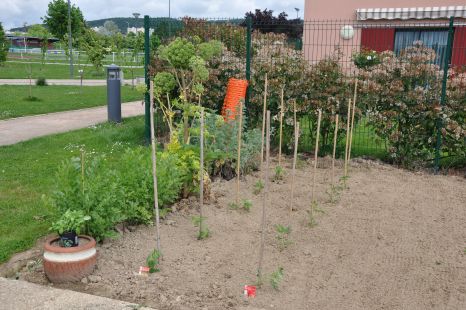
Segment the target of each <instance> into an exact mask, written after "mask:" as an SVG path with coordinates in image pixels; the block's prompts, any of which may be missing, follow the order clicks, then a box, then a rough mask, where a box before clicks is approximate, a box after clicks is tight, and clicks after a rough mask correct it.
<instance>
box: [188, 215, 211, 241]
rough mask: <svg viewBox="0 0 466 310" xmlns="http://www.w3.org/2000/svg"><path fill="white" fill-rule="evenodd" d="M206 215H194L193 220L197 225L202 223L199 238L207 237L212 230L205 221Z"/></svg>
mask: <svg viewBox="0 0 466 310" xmlns="http://www.w3.org/2000/svg"><path fill="white" fill-rule="evenodd" d="M206 219H207V218H206V217H200V216H193V217H192V221H193V224H194V226H195V227H199V226H200V225H201V224H202V230H201V231H199V233H198V235H197V239H198V240H203V239H206V238H208V237H209V236H210V230H209V228H208V227H207V224H206V223H205V220H206Z"/></svg>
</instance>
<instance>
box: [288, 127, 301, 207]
mask: <svg viewBox="0 0 466 310" xmlns="http://www.w3.org/2000/svg"><path fill="white" fill-rule="evenodd" d="M298 139H299V123H296V122H295V127H294V152H293V170H292V172H291V201H290V211H293V206H294V182H295V175H296V161H297V159H298Z"/></svg>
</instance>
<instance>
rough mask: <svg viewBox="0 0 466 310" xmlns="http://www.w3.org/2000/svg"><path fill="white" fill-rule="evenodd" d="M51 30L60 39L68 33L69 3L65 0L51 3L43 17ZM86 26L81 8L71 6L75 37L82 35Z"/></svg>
mask: <svg viewBox="0 0 466 310" xmlns="http://www.w3.org/2000/svg"><path fill="white" fill-rule="evenodd" d="M42 19H43V20H44V23H45V25H47V28H48V29H49V30H50V32H51V33H52V34H53V35H54V36H55V37H57V38H59V39H60V40H62V39H63V38H64V36H65V34H67V33H68V3H67V2H65V0H53V1H52V2H50V3H49V6H48V9H47V13H46V15H45V16H44V17H43V18H42ZM84 28H85V22H84V17H83V14H82V12H81V10H80V9H79V8H78V7H77V6H75V5H74V4H73V5H72V6H71V33H72V35H73V36H74V37H79V36H81V35H82V33H83V31H84Z"/></svg>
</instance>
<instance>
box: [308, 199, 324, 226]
mask: <svg viewBox="0 0 466 310" xmlns="http://www.w3.org/2000/svg"><path fill="white" fill-rule="evenodd" d="M306 212H307V215H308V218H307V226H309V227H310V228H312V227H315V226H317V220H316V217H315V214H316V213H325V211H324V210H323V209H321V208H320V207H319V204H318V203H317V201H313V202H312V203H311V207H310V208H309V210H306Z"/></svg>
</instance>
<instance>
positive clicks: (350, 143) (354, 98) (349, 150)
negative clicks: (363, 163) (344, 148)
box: [348, 79, 358, 161]
mask: <svg viewBox="0 0 466 310" xmlns="http://www.w3.org/2000/svg"><path fill="white" fill-rule="evenodd" d="M357 95H358V79H356V80H355V82H354V97H353V108H352V111H351V113H352V115H351V130H350V140H349V147H348V161H350V160H351V146H352V145H353V128H354V111H355V108H356V98H357Z"/></svg>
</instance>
